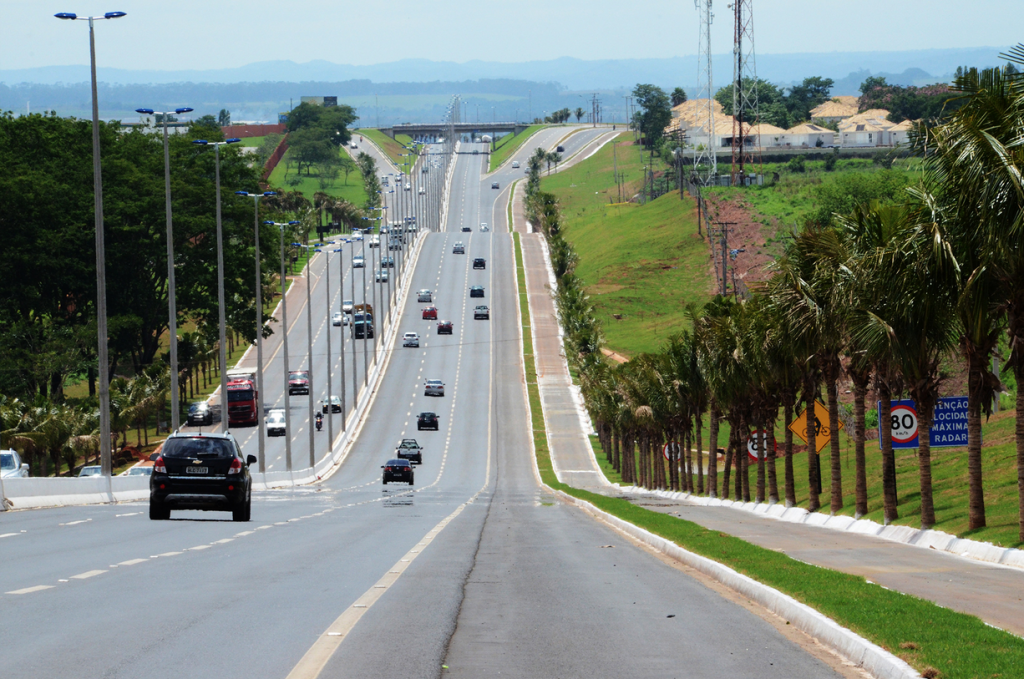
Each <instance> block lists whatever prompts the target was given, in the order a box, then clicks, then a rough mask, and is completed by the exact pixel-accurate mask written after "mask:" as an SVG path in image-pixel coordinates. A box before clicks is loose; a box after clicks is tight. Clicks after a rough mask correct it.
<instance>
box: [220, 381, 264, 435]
mask: <svg viewBox="0 0 1024 679" xmlns="http://www.w3.org/2000/svg"><path fill="white" fill-rule="evenodd" d="M258 402H259V392H258V391H256V384H255V383H254V382H253V381H252V380H248V379H242V378H233V379H232V380H231V381H230V382H228V422H229V423H230V425H231V426H236V425H241V424H247V425H258V424H259V412H260V411H259V406H258V405H257V403H258Z"/></svg>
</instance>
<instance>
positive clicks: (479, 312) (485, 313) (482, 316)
mask: <svg viewBox="0 0 1024 679" xmlns="http://www.w3.org/2000/svg"><path fill="white" fill-rule="evenodd" d="M490 318H491V310H490V309H488V308H487V307H485V306H483V305H482V304H481V305H480V306H478V307H476V308H475V309H473V320H475V321H487V320H490Z"/></svg>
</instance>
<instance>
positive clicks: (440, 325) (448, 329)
mask: <svg viewBox="0 0 1024 679" xmlns="http://www.w3.org/2000/svg"><path fill="white" fill-rule="evenodd" d="M437 334H438V335H450V334H452V322H451V321H438V322H437Z"/></svg>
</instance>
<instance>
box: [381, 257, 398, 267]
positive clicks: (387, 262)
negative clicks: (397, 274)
mask: <svg viewBox="0 0 1024 679" xmlns="http://www.w3.org/2000/svg"><path fill="white" fill-rule="evenodd" d="M380 265H381V266H384V267H387V268H389V269H394V268H395V258H394V257H382V258H381V260H380Z"/></svg>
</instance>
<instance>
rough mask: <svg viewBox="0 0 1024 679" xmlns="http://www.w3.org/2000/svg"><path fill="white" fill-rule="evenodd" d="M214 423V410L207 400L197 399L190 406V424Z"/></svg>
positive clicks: (208, 424) (195, 425) (192, 425)
mask: <svg viewBox="0 0 1024 679" xmlns="http://www.w3.org/2000/svg"><path fill="white" fill-rule="evenodd" d="M211 424H213V411H212V410H210V404H209V403H207V402H206V401H196V402H195V403H193V404H192V405H190V406H189V407H188V426H190V427H199V426H204V425H205V426H210V425H211Z"/></svg>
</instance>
